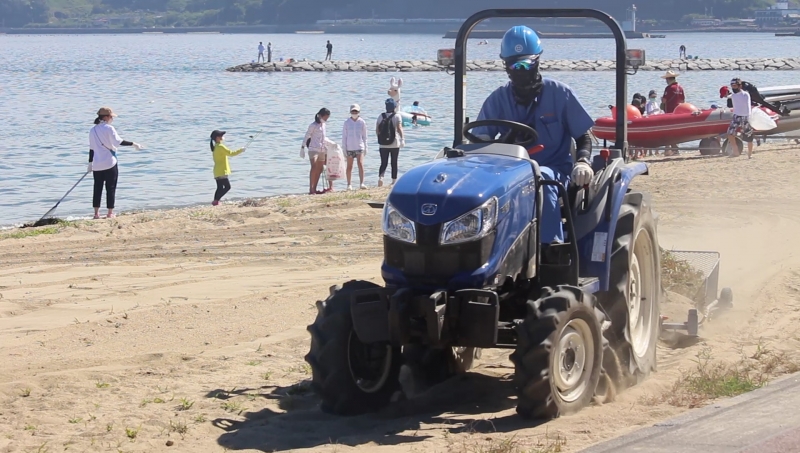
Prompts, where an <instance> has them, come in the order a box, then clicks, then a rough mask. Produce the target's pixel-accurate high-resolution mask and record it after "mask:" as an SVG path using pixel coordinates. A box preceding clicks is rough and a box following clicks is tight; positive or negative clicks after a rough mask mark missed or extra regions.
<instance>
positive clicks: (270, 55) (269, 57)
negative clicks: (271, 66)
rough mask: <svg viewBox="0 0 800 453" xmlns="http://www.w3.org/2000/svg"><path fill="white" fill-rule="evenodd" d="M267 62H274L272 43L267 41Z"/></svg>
mask: <svg viewBox="0 0 800 453" xmlns="http://www.w3.org/2000/svg"><path fill="white" fill-rule="evenodd" d="M267 63H272V43H271V42H268V43H267Z"/></svg>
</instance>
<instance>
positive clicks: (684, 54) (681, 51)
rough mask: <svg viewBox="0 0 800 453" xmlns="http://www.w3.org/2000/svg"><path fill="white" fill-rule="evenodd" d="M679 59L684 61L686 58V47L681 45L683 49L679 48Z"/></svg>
mask: <svg viewBox="0 0 800 453" xmlns="http://www.w3.org/2000/svg"><path fill="white" fill-rule="evenodd" d="M678 58H680V59H684V58H686V46H684V45H683V44H681V47H680V48H678Z"/></svg>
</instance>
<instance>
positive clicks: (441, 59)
mask: <svg viewBox="0 0 800 453" xmlns="http://www.w3.org/2000/svg"><path fill="white" fill-rule="evenodd" d="M455 51H456V50H455V49H439V50H437V51H436V62H437V63H439V65H440V66H453V65H454V64H455V63H456V60H455V58H454V57H453V55H454V54H455Z"/></svg>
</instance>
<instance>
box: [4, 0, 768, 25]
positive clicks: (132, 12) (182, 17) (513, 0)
mask: <svg viewBox="0 0 800 453" xmlns="http://www.w3.org/2000/svg"><path fill="white" fill-rule="evenodd" d="M633 2H635V3H636V6H637V9H638V17H639V18H640V19H643V20H648V19H649V20H665V21H680V20H681V19H685V18H686V17H689V16H690V15H704V14H711V12H712V11H713V15H714V16H715V17H718V18H733V17H749V16H751V14H752V11H753V10H756V9H762V8H765V7H767V6H769V5H770V4H772V3H774V0H639V1H636V0H538V1H537V2H535V3H536V6H537V7H540V8H564V7H568V8H569V7H591V8H598V9H601V10H603V11H606V12H608V13H610V14H612V15H613V16H615V17H619V18H624V17H625V12H626V10H627V9H628V8H630V6H631V3H633ZM531 3H532V2H531V1H530V0H501V1H500V2H499V3H491V7H505V8H524V7H530V6H531ZM487 6H489V5H488V4H487V3H486V0H436V1H430V0H404V1H392V2H388V1H385V2H384V1H375V0H0V26H3V27H22V26H71V27H74V26H82V27H89V26H110V27H125V26H176V27H180V26H203V25H234V24H277V23H282V24H308V23H314V22H315V21H317V20H320V19H337V18H338V19H343V18H370V17H375V18H465V17H466V16H468V15H469V14H471V13H473V12H475V11H478V10H480V9H484V8H486V7H487Z"/></svg>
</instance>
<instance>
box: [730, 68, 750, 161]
mask: <svg viewBox="0 0 800 453" xmlns="http://www.w3.org/2000/svg"><path fill="white" fill-rule="evenodd" d="M731 90H733V94H732V95H731V102H732V103H733V119H732V120H731V124H730V126H728V143H730V144H731V148H732V152H731V155H730V156H729V157H739V156H740V155H741V150H740V149H739V144H738V143H737V142H736V132H737V130H738V131H740V132H741V134H742V140H744V141H745V142H747V157H748V159H749V158H751V157H753V128H752V127H751V126H750V121H749V119H750V93H748V92H747V91H745V90H743V89H742V81H741V79H738V78H735V79H733V80H731Z"/></svg>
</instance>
